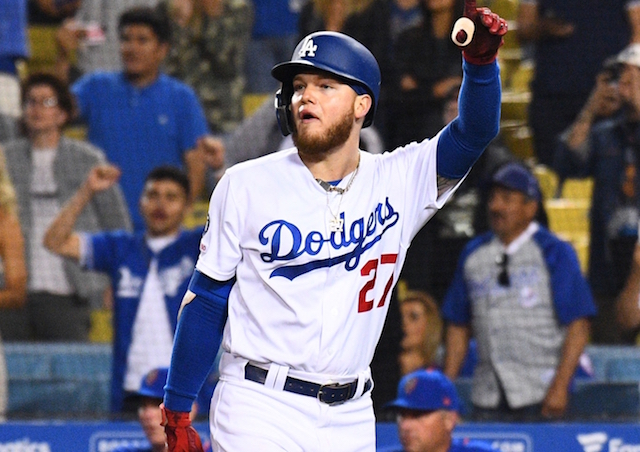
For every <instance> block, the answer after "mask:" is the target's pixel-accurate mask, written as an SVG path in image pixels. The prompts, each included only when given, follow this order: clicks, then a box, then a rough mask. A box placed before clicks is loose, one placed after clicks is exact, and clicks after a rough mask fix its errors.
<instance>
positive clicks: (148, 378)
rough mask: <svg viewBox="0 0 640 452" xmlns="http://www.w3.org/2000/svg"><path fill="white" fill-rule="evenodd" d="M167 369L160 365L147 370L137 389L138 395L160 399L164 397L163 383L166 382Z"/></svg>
mask: <svg viewBox="0 0 640 452" xmlns="http://www.w3.org/2000/svg"><path fill="white" fill-rule="evenodd" d="M168 373H169V369H168V368H166V367H161V368H159V369H153V370H151V371H149V373H147V374H146V375H145V376H144V377H143V378H142V383H141V385H140V389H139V390H138V395H141V396H144V397H153V398H155V399H162V398H163V397H164V385H165V384H166V383H167V374H168Z"/></svg>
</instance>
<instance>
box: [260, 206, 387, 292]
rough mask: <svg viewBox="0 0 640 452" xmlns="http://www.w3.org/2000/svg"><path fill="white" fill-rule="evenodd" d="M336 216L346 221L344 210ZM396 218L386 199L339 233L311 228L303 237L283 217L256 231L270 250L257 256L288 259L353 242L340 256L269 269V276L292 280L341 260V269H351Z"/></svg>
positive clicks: (274, 259) (276, 259)
mask: <svg viewBox="0 0 640 452" xmlns="http://www.w3.org/2000/svg"><path fill="white" fill-rule="evenodd" d="M340 218H341V219H342V220H343V221H344V224H349V223H348V222H347V221H346V218H345V215H344V213H341V214H340ZM399 219H400V214H399V213H398V212H396V211H395V209H394V208H393V206H392V205H391V203H390V202H389V198H387V199H386V200H385V203H384V205H383V204H382V203H379V204H378V205H377V206H376V208H375V210H374V211H373V212H371V214H370V215H369V218H368V219H367V220H366V221H365V219H364V218H358V219H357V220H354V221H352V222H351V223H350V224H349V226H348V227H345V228H344V229H343V230H342V232H332V233H331V234H330V235H329V237H325V236H324V235H322V233H321V232H319V231H311V232H309V233H308V234H307V235H306V237H303V236H302V232H301V231H300V229H299V228H298V227H297V226H296V225H294V224H292V223H289V222H288V221H285V220H275V221H272V222H270V223H269V224H267V225H266V226H264V227H263V228H262V230H260V234H259V237H258V238H259V240H260V243H261V244H262V245H268V246H269V247H270V252H264V253H261V254H260V257H261V258H262V260H263V261H264V262H274V261H290V260H293V259H296V258H297V257H300V256H302V255H304V254H308V255H310V256H316V255H317V254H318V253H320V251H321V250H322V248H323V247H324V246H325V245H327V246H331V247H332V248H333V249H334V250H341V249H343V248H348V247H350V246H351V245H355V247H354V248H353V249H352V250H351V251H349V252H347V253H345V254H342V255H341V256H336V257H331V258H328V259H320V260H316V261H310V262H307V263H304V264H297V265H283V266H282V267H278V268H276V269H275V270H273V271H272V272H271V275H269V277H270V278H273V277H274V276H284V277H285V278H287V279H289V280H293V279H294V278H297V277H298V276H300V275H303V274H305V273H308V272H310V271H313V270H316V269H318V268H327V267H333V266H334V265H338V264H341V263H343V262H344V263H345V269H346V270H347V271H351V270H353V269H355V268H356V267H357V266H358V264H359V263H360V256H361V255H362V254H363V253H364V252H365V251H367V250H368V249H369V248H371V247H372V246H373V245H375V244H376V243H377V242H379V241H380V239H381V238H382V235H383V234H384V233H385V232H386V231H388V230H389V229H390V228H392V227H393V226H395V225H396V224H397V223H398V220H399ZM285 243H286V245H285Z"/></svg>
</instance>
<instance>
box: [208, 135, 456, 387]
mask: <svg viewBox="0 0 640 452" xmlns="http://www.w3.org/2000/svg"><path fill="white" fill-rule="evenodd" d="M436 143H437V138H436V139H433V140H425V141H423V142H422V143H412V144H410V145H408V146H406V147H404V148H399V149H397V150H395V151H394V152H392V153H384V154H378V155H372V154H369V153H367V152H364V151H360V159H361V161H360V165H359V169H358V170H357V171H358V172H357V174H356V175H355V178H354V179H353V181H352V185H351V186H350V188H349V190H348V191H346V192H345V193H344V194H342V195H340V194H338V193H335V192H327V191H326V190H325V189H324V188H323V187H321V186H320V184H319V183H318V182H317V181H316V180H315V179H314V177H313V175H312V174H311V172H310V171H309V169H308V168H307V167H306V166H305V165H304V164H303V162H302V160H301V159H300V157H299V155H298V153H297V150H296V149H295V148H292V149H288V150H285V151H280V152H277V153H274V154H271V155H268V156H265V157H262V158H259V159H256V160H252V161H248V162H244V163H241V164H238V165H236V166H234V167H232V168H231V169H229V170H228V171H227V172H226V173H225V175H224V176H223V177H222V179H221V180H220V182H219V183H218V185H217V187H216V189H215V190H214V193H213V195H212V197H211V204H210V207H209V226H208V228H207V229H206V231H205V234H204V235H203V238H202V241H201V245H200V257H199V259H198V262H197V264H196V268H197V269H198V270H199V271H200V272H202V273H204V274H205V275H207V276H209V277H211V278H213V279H216V280H219V281H226V280H229V279H231V278H232V277H234V276H235V277H236V278H237V282H236V284H235V285H234V286H233V288H232V290H231V293H230V295H229V318H228V321H227V324H226V327H225V330H224V336H223V343H222V346H223V348H224V350H225V351H227V352H230V353H232V354H235V355H239V356H241V357H243V358H246V359H248V360H251V361H254V362H258V363H276V364H279V365H283V366H287V367H289V368H290V369H295V370H299V371H301V372H304V373H311V374H320V375H331V376H343V377H344V376H354V375H357V374H358V373H360V372H363V371H366V370H368V368H369V365H370V362H371V360H372V358H373V353H374V351H375V348H376V345H377V343H378V340H379V337H380V334H381V331H382V327H383V323H384V320H385V316H386V313H387V309H388V307H389V299H390V297H391V290H392V288H393V286H394V284H395V283H396V281H397V278H398V275H399V274H400V269H401V267H402V264H403V262H404V260H405V256H406V252H407V248H408V246H409V244H410V243H411V240H412V238H413V237H414V236H415V234H416V233H417V232H418V231H419V230H420V228H421V227H422V226H423V225H424V223H426V221H427V220H428V219H429V218H431V216H432V215H433V214H434V213H435V212H436V211H437V209H439V208H440V207H442V205H443V204H444V203H445V201H446V199H447V198H448V197H449V196H450V195H451V193H452V192H453V191H454V190H455V188H453V189H451V190H449V191H448V192H447V193H446V194H444V195H442V196H440V197H438V188H437V176H436ZM351 176H352V175H347V176H346V177H345V178H344V179H343V180H342V181H341V182H340V184H339V185H338V186H339V187H341V188H345V187H346V186H347V184H348V183H349V181H350V179H351ZM458 185H459V184H458ZM458 185H456V187H457V186H458ZM340 198H342V199H340ZM334 215H335V216H339V217H340V218H342V219H343V220H344V227H343V231H342V232H335V231H334V232H332V231H331V230H330V222H331V220H333V219H334Z"/></svg>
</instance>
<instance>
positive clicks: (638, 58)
mask: <svg viewBox="0 0 640 452" xmlns="http://www.w3.org/2000/svg"><path fill="white" fill-rule="evenodd" d="M616 61H617V62H618V63H622V64H630V65H632V66H637V67H640V44H639V43H635V44H630V45H628V46H627V47H626V48H625V49H624V50H623V51H622V52H620V53H619V54H618V57H617V58H616Z"/></svg>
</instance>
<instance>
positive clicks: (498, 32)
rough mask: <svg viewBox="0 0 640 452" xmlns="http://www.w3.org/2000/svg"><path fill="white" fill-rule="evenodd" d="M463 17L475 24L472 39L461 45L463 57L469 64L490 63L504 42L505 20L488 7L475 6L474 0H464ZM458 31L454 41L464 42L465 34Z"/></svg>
mask: <svg viewBox="0 0 640 452" xmlns="http://www.w3.org/2000/svg"><path fill="white" fill-rule="evenodd" d="M464 17H467V18H469V19H470V20H471V21H472V22H473V23H474V24H475V32H474V35H473V39H472V40H471V42H470V43H469V44H468V45H467V46H466V47H462V46H459V47H461V48H462V49H463V51H462V55H463V56H464V59H465V60H467V61H468V62H469V63H471V64H489V63H492V62H493V61H494V60H495V59H496V56H497V55H498V49H499V48H500V46H502V44H503V43H504V40H503V38H502V37H503V36H504V35H505V33H506V32H507V22H506V21H505V20H504V19H502V18H501V17H500V16H498V15H497V14H495V13H492V12H491V10H490V9H489V8H477V7H476V0H465V3H464ZM461 33H465V32H464V31H459V32H458V36H456V37H455V38H454V42H456V41H458V42H456V44H459V43H461V42H464V41H465V39H466V34H464V35H462V34H461Z"/></svg>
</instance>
